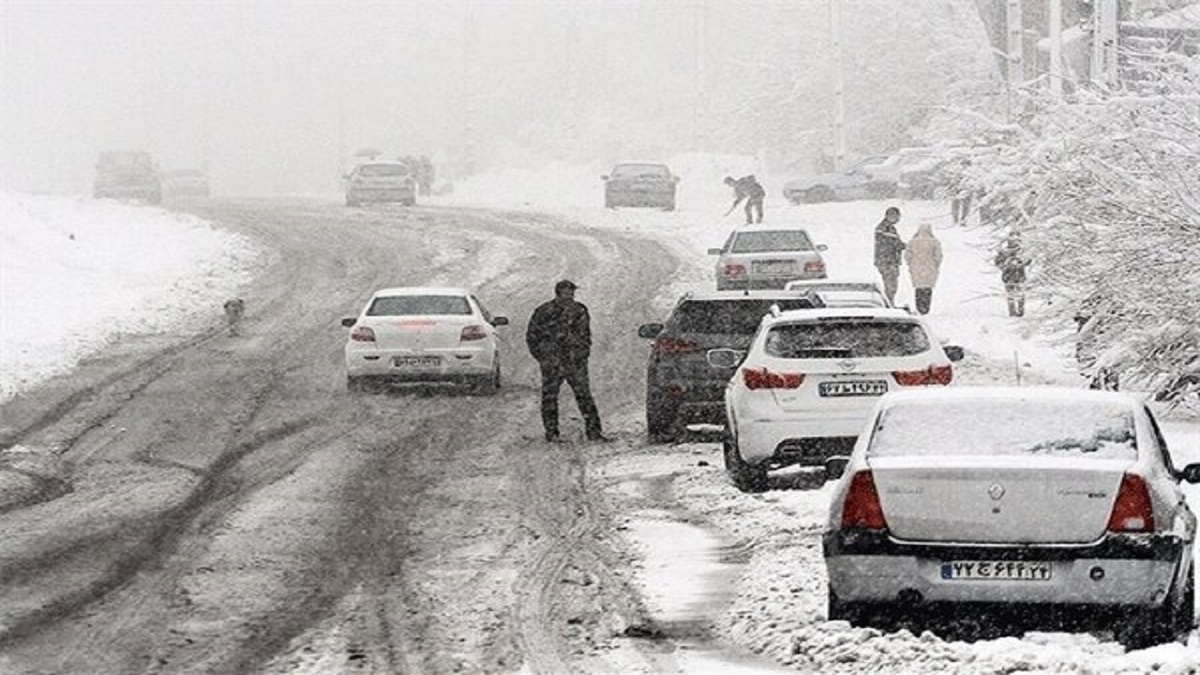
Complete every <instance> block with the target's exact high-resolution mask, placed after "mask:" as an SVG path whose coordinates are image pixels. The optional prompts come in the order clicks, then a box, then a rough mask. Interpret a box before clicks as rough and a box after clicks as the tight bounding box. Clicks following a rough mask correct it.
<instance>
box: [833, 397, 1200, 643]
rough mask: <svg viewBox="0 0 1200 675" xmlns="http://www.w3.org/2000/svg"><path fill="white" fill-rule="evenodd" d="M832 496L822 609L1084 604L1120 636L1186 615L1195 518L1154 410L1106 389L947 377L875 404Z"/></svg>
mask: <svg viewBox="0 0 1200 675" xmlns="http://www.w3.org/2000/svg"><path fill="white" fill-rule="evenodd" d="M840 461H847V462H848V464H845V465H842V467H841V468H844V474H843V475H842V477H841V479H840V480H839V482H838V483H837V485H836V488H835V490H834V494H833V497H832V499H831V503H830V513H829V521H828V526H827V531H826V534H825V541H824V547H825V562H826V566H827V569H828V572H829V618H830V619H843V620H849V621H850V622H851V623H855V624H874V623H880V622H885V623H886V617H887V616H888V615H890V614H892V613H893V612H895V611H903V610H906V609H917V608H920V609H922V610H923V612H926V613H928V612H931V611H936V608H938V607H943V608H946V609H951V608H955V607H957V608H962V609H967V610H968V611H972V612H975V611H978V610H982V609H986V608H988V607H993V606H995V607H999V608H1005V607H1009V608H1011V607H1014V606H1015V607H1020V608H1024V609H1025V615H1026V616H1028V617H1036V616H1038V615H1048V614H1051V612H1050V610H1052V609H1053V610H1055V611H1057V610H1060V609H1063V608H1067V609H1081V610H1085V611H1086V613H1087V614H1088V615H1089V616H1091V617H1094V618H1100V619H1103V620H1108V621H1109V622H1110V625H1111V623H1115V625H1116V626H1117V627H1118V630H1117V636H1118V638H1120V639H1121V640H1122V641H1123V642H1125V643H1126V644H1127V645H1129V646H1131V647H1133V646H1138V647H1140V646H1146V645H1150V644H1155V643H1158V642H1163V641H1167V640H1170V639H1172V638H1173V637H1175V636H1176V635H1178V634H1180V633H1183V632H1186V631H1187V630H1190V628H1191V627H1192V626H1193V624H1194V618H1195V617H1194V612H1195V608H1194V607H1195V605H1194V601H1195V581H1194V576H1195V575H1194V571H1193V561H1192V541H1193V539H1194V537H1195V531H1196V518H1195V516H1193V514H1192V512H1191V511H1190V510H1189V508H1188V505H1187V502H1186V501H1185V500H1184V495H1183V493H1182V491H1181V490H1180V485H1179V483H1180V481H1181V480H1186V481H1187V482H1191V483H1195V482H1197V481H1200V464H1190V465H1188V466H1186V467H1183V468H1182V469H1180V468H1177V467H1175V466H1173V464H1172V462H1171V455H1170V453H1169V452H1168V449H1167V445H1166V442H1165V441H1164V439H1163V436H1162V434H1161V433H1160V431H1159V427H1158V424H1157V423H1156V422H1155V420H1154V416H1153V414H1152V413H1151V411H1150V410H1149V408H1147V407H1146V405H1145V404H1144V403H1142V402H1140V401H1138V400H1137V399H1135V398H1133V397H1130V396H1126V395H1124V394H1118V393H1115V392H1103V391H1087V390H1079V389H1065V388H1063V389H1060V388H1053V387H1047V388H1036V387H952V388H946V389H929V390H923V391H905V392H898V393H893V394H888V395H886V396H884V397H883V398H881V399H880V400H879V402H878V405H877V407H876V409H875V410H874V412H873V413H872V415H871V421H870V424H869V426H868V427H867V429H865V430H864V432H863V435H862V436H861V437H860V438H859V441H858V443H857V445H856V446H855V448H854V451H853V453H852V454H851V455H850V456H849V458H841V460H838V459H834V460H831V465H834V466H831V471H832V472H833V473H837V472H838V471H839V467H838V466H836V464H838V463H839V462H840Z"/></svg>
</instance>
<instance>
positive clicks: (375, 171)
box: [358, 164, 408, 176]
mask: <svg viewBox="0 0 1200 675" xmlns="http://www.w3.org/2000/svg"><path fill="white" fill-rule="evenodd" d="M358 175H360V176H407V175H408V168H407V167H403V166H401V165H399V164H366V165H364V166H360V167H358Z"/></svg>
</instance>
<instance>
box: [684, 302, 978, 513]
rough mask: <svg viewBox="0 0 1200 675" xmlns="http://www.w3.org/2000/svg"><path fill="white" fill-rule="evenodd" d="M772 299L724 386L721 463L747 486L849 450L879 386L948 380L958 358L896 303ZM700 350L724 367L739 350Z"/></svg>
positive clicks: (937, 383) (880, 389)
mask: <svg viewBox="0 0 1200 675" xmlns="http://www.w3.org/2000/svg"><path fill="white" fill-rule="evenodd" d="M772 309H773V311H772V313H771V314H769V315H767V316H765V317H763V319H762V323H761V324H760V325H759V328H758V332H757V333H756V334H755V336H754V340H753V341H752V342H751V343H750V347H749V350H748V352H747V354H746V356H745V359H744V360H743V361H742V362H741V364H740V366H739V367H738V370H737V372H736V373H735V374H734V376H733V378H732V379H731V380H730V381H729V384H728V385H727V386H726V389H725V419H726V433H725V448H724V450H725V468H726V470H727V471H728V472H729V474H730V476H731V477H732V479H733V482H734V484H735V485H737V487H738V488H739V489H741V490H743V491H746V492H756V491H760V490H763V489H765V488H766V487H767V472H768V470H770V469H776V468H780V467H784V466H788V465H797V464H798V465H801V466H810V467H819V466H824V465H825V460H827V459H828V458H829V457H830V456H833V455H845V454H847V453H848V452H849V451H850V448H851V447H853V445H854V442H855V440H856V439H857V437H858V435H859V432H860V431H861V430H862V428H863V425H864V424H865V423H866V421H867V418H868V417H869V416H870V413H871V409H872V408H873V407H874V406H875V402H876V401H877V400H878V399H879V397H880V396H882V395H883V394H885V393H887V392H889V391H895V390H898V389H903V388H907V387H924V386H941V385H947V384H950V381H951V379H952V378H953V375H954V373H953V368H952V367H951V361H955V360H958V359H960V358H962V349H961V348H959V347H944V348H943V347H942V345H941V344H940V343H939V342H938V340H937V339H935V337H934V334H933V330H932V328H931V327H930V326H929V324H928V323H927V322H926V321H925V320H924V319H923V318H921V317H919V316H915V315H912V314H909V313H908V312H906V311H904V310H902V309H892V308H870V307H865V308H824V309H804V310H793V311H782V312H781V311H778V308H772ZM707 357H708V359H709V363H710V364H712V365H714V366H718V367H732V366H738V360H739V358H740V357H741V354H740V353H739V352H736V351H734V350H730V349H713V350H709V352H708V354H707Z"/></svg>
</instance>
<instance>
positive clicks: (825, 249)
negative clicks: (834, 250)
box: [817, 244, 829, 251]
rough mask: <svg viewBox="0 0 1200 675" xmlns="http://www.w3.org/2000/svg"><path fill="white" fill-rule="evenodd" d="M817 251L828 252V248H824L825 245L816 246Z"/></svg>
mask: <svg viewBox="0 0 1200 675" xmlns="http://www.w3.org/2000/svg"><path fill="white" fill-rule="evenodd" d="M817 250H818V251H828V250H829V247H828V246H826V245H825V244H817Z"/></svg>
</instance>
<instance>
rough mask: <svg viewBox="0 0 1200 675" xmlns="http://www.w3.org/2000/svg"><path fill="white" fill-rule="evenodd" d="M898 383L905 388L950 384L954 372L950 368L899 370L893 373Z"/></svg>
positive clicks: (932, 367) (930, 367)
mask: <svg viewBox="0 0 1200 675" xmlns="http://www.w3.org/2000/svg"><path fill="white" fill-rule="evenodd" d="M892 377H894V378H896V383H897V384H899V385H902V386H905V387H915V386H918V385H922V384H950V380H951V379H953V377H954V370H953V369H952V368H951V367H950V366H929V367H928V368H925V369H922V370H897V371H894V372H893V373H892Z"/></svg>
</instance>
